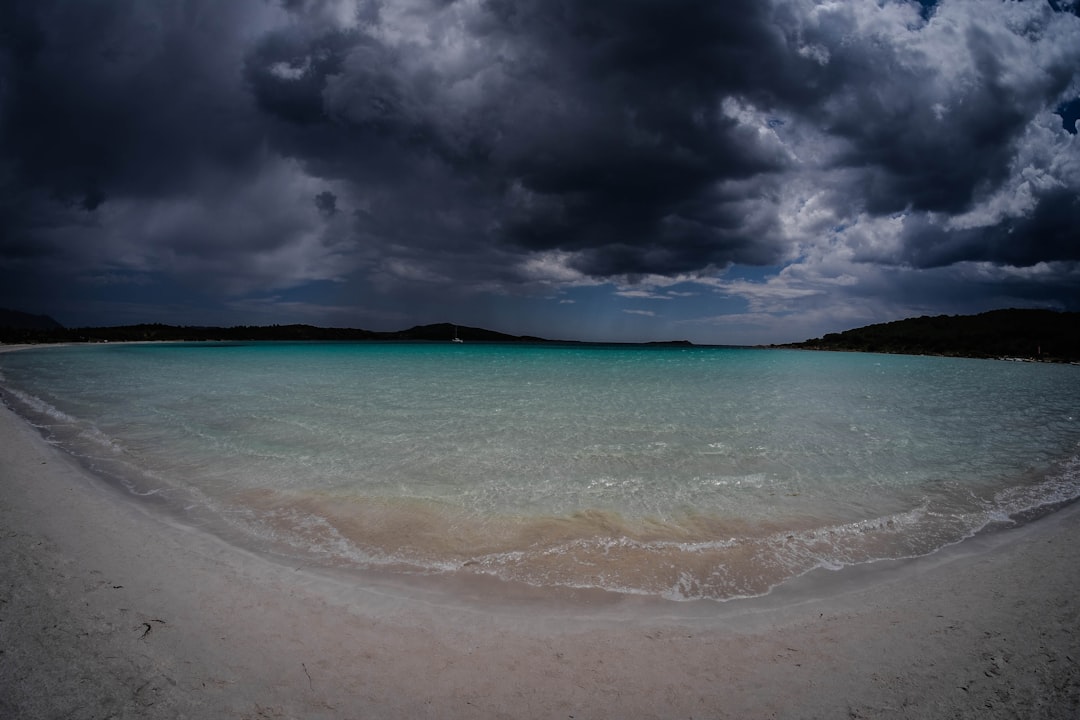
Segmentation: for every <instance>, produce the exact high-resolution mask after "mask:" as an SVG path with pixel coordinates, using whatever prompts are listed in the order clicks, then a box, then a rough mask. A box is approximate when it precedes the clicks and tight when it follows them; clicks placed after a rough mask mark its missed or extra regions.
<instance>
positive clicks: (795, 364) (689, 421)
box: [0, 343, 1080, 599]
mask: <svg viewBox="0 0 1080 720" xmlns="http://www.w3.org/2000/svg"><path fill="white" fill-rule="evenodd" d="M0 387H2V389H3V390H4V398H5V400H6V401H7V402H8V403H9V404H11V405H12V406H13V407H14V408H15V409H16V410H17V411H18V412H20V413H21V414H23V415H24V416H25V417H27V418H28V419H29V420H30V421H31V422H32V423H34V424H35V425H37V426H38V427H39V428H41V429H42V431H43V432H44V433H45V435H46V437H48V438H49V439H50V440H51V441H53V442H55V443H57V444H59V445H61V446H62V447H63V448H64V449H66V450H68V451H69V452H71V453H73V454H74V455H76V456H77V457H79V458H80V459H81V461H82V462H84V463H85V464H86V465H87V466H88V467H90V468H91V469H93V470H94V471H96V472H97V473H99V474H101V475H102V476H104V477H106V478H108V479H109V480H110V481H112V482H116V483H120V484H122V486H123V487H125V488H127V490H128V491H130V492H131V493H132V494H135V495H138V496H143V497H145V498H147V501H148V502H157V503H162V502H164V503H166V504H167V505H168V506H169V507H170V508H171V510H172V511H174V512H177V513H180V514H182V515H184V516H186V517H188V518H189V519H190V520H191V521H192V522H195V523H198V524H200V525H204V526H206V527H208V528H209V529H212V530H215V531H219V532H221V533H223V534H224V535H225V536H227V537H229V538H230V539H233V540H237V541H239V542H243V543H247V544H248V545H250V546H254V547H256V548H258V549H260V550H264V551H267V552H272V553H276V554H279V555H284V556H287V557H290V558H294V559H302V560H304V561H305V562H319V563H323V564H326V565H330V566H335V567H350V568H351V567H356V568H375V567H377V568H381V569H385V570H390V571H394V572H402V573H423V574H439V573H448V572H466V573H480V574H486V575H491V576H495V577H499V578H503V579H506V580H513V581H521V582H525V583H529V584H532V585H537V586H569V587H600V588H605V589H609V590H615V591H619V592H628V593H642V594H650V595H659V596H664V597H668V598H672V599H692V598H714V599H725V598H731V597H738V596H748V595H758V594H762V593H766V592H768V591H769V590H770V589H771V588H772V587H774V586H776V585H777V584H779V583H781V582H783V581H784V580H786V579H789V578H791V577H794V576H797V575H800V574H802V573H805V572H806V571H808V570H811V569H813V568H817V567H827V568H838V567H842V566H844V565H847V564H852V563H865V562H871V561H874V560H879V559H884V558H897V557H908V556H914V555H921V554H926V553H930V552H933V551H934V550H936V549H938V548H940V547H942V546H944V545H947V544H951V543H955V542H958V541H960V540H962V539H964V538H966V537H969V536H971V535H972V534H973V533H976V532H978V531H980V530H983V529H987V528H990V529H992V528H995V527H998V526H1002V525H1008V524H1010V523H1012V522H1013V518H1015V517H1020V516H1025V515H1029V514H1032V513H1035V512H1038V511H1040V509H1043V508H1046V507H1049V506H1053V505H1055V504H1059V503H1062V502H1066V501H1070V500H1073V499H1075V498H1077V497H1080V367H1075V366H1062V365H1043V364H1030V363H1011V362H1000V361H987V360H963V359H947V358H925V357H906V356H889V355H863V354H845V353H809V352H796V351H781V350H743V349H724V348H672V347H654V348H643V347H562V346H519V345H500V344H451V343H445V344H423V343H417V344H394V343H250V344H224V343H222V344H215V343H191V344H146V345H96V346H87V347H79V346H73V347H60V348H43V349H31V350H25V351H20V352H12V353H4V354H0Z"/></svg>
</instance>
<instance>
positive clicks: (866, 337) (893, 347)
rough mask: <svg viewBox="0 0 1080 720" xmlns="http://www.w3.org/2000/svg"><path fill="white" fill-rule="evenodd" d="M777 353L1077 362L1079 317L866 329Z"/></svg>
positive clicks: (1037, 315)
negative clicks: (831, 352) (837, 352)
mask: <svg viewBox="0 0 1080 720" xmlns="http://www.w3.org/2000/svg"><path fill="white" fill-rule="evenodd" d="M781 347H790V348H800V349H804V350H841V351H849V352H879V353H898V354H906V355H946V356H956V357H976V358H1006V359H1014V360H1039V361H1044V362H1077V361H1080V312H1054V311H1052V310H993V311H991V312H985V313H982V314H980V315H938V316H935V317H930V316H923V317H917V318H909V319H907V320H897V321H895V322H889V323H880V324H876V325H867V326H866V327H861V328H856V329H854V330H847V331H845V332H839V333H829V334H828V335H825V336H824V337H820V338H815V339H813V340H806V341H805V342H801V343H793V344H789V345H784V346H781Z"/></svg>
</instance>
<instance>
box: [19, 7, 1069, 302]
mask: <svg viewBox="0 0 1080 720" xmlns="http://www.w3.org/2000/svg"><path fill="white" fill-rule="evenodd" d="M0 27H2V28H4V30H3V31H0V152H2V155H0V190H2V194H3V199H0V254H2V255H0V273H2V274H4V277H5V278H7V279H9V282H8V283H7V284H8V287H9V288H17V291H15V290H10V289H9V290H8V292H7V293H6V294H3V295H2V296H0V301H2V302H5V303H7V304H15V303H16V301H17V300H18V299H19V298H18V296H17V295H16V294H15V293H16V292H22V293H26V292H28V290H27V286H26V280H25V278H28V277H34V278H48V277H54V278H61V277H63V278H68V279H71V278H73V277H79V276H81V277H91V276H92V277H105V276H107V277H128V278H134V279H136V280H138V282H133V283H132V284H131V287H132V292H133V293H135V292H136V291H138V292H139V293H142V295H141V296H140V297H141V298H142V301H143V302H146V301H147V300H146V298H147V296H146V293H148V292H150V290H148V289H147V288H151V287H153V286H154V285H155V283H158V282H164V281H165V280H168V282H169V283H176V282H180V283H181V284H183V283H188V284H189V285H198V286H199V287H201V288H203V289H205V290H206V292H208V293H209V294H211V295H213V294H214V293H218V294H219V295H220V296H221V297H226V298H232V299H233V300H236V299H237V298H244V297H248V298H251V297H256V296H257V295H259V294H260V293H262V294H264V295H269V294H272V293H278V292H281V291H283V290H289V289H292V290H297V289H302V288H305V287H309V286H311V284H312V283H334V284H335V285H334V287H337V288H338V289H339V292H337V293H336V295H335V297H337V298H338V299H339V300H342V299H343V301H346V302H348V301H349V298H350V297H351V298H353V300H354V301H355V302H361V301H362V298H368V297H369V296H370V293H372V292H381V293H386V295H385V297H386V298H397V301H399V302H402V301H403V300H402V298H405V297H407V296H409V295H412V296H414V297H424V298H428V297H430V296H432V295H436V296H437V295H438V293H439V291H438V290H437V288H440V287H449V286H451V285H452V286H453V287H454V292H456V293H465V292H467V291H468V289H469V288H471V289H474V290H480V291H483V292H488V293H495V294H502V295H506V294H512V293H515V292H525V291H529V292H548V293H552V292H554V293H558V292H560V288H569V287H575V286H582V285H585V284H589V283H602V282H611V283H615V284H623V285H625V284H628V283H638V284H642V283H644V284H645V285H650V284H651V286H653V287H657V286H659V284H662V283H663V282H669V281H670V282H675V281H677V280H678V281H683V282H693V281H700V282H701V283H703V284H704V286H705V287H710V285H709V283H710V282H713V281H715V280H716V279H717V278H723V276H724V273H725V272H726V271H727V270H728V269H731V268H738V267H752V266H760V267H772V268H780V267H784V266H787V267H790V268H792V269H791V271H790V272H786V273H780V274H778V275H776V277H775V278H774V280H773V281H772V282H773V283H774V285H775V284H776V283H786V282H796V281H797V282H800V283H810V282H822V283H824V282H826V280H828V278H826V277H825V276H824V275H820V272H823V268H832V269H831V270H829V272H832V273H833V275H832V276H830V277H832V278H833V279H832V280H828V282H831V283H833V284H834V285H835V286H836V287H848V285H844V284H843V283H847V282H849V280H847V279H844V280H843V282H841V281H840V280H838V279H837V278H853V279H856V280H853V281H857V282H858V283H859V284H860V287H864V288H870V287H873V288H874V289H875V290H874V291H875V292H877V293H880V294H882V295H883V296H884V295H887V294H888V289H887V288H888V287H889V286H890V285H889V284H888V283H887V282H885V281H884V280H883V278H889V277H894V276H895V273H896V272H901V273H903V272H918V271H919V269H921V268H925V269H930V268H933V269H935V272H934V273H932V277H935V278H937V277H941V273H942V272H944V271H945V270H947V269H948V268H960V267H962V266H965V264H971V263H986V264H989V265H990V266H994V267H1001V268H1013V269H1022V268H1034V267H1037V266H1040V264H1046V263H1057V264H1058V265H1056V266H1055V267H1064V266H1061V265H1060V264H1062V263H1065V264H1068V263H1077V262H1080V257H1078V252H1080V251H1078V249H1077V248H1078V243H1077V242H1076V240H1075V238H1076V237H1077V232H1076V227H1077V221H1078V220H1080V210H1078V206H1077V201H1076V198H1077V197H1078V195H1080V159H1078V156H1080V146H1078V145H1077V140H1076V138H1077V135H1076V134H1075V123H1076V116H1077V110H1076V108H1077V107H1078V106H1080V80H1078V76H1077V68H1078V67H1080V3H1076V2H1067V1H1066V0H1053V1H1052V2H1045V1H1039V0H1031V1H1030V2H1024V3H1012V2H997V1H996V0H989V1H976V0H941V1H940V2H938V1H935V0H917V1H916V0H885V1H884V2H876V1H875V2H871V1H869V0H856V1H855V2H850V3H833V4H820V3H815V2H812V0H772V1H771V2H759V1H754V2H751V1H750V0H745V1H744V0H736V1H734V2H725V3H717V2H701V1H700V0H693V1H692V0H676V1H674V2H672V1H668V2H657V1H656V0H597V1H595V2H571V1H557V2H552V1H550V0H458V1H456V2H455V1H452V0H450V1H446V0H428V2H412V3H398V2H392V1H389V0H388V1H386V2H376V1H375V0H281V1H278V2H270V1H269V0H267V1H265V2H263V1H262V0H245V1H238V2H229V3H220V2H213V1H211V0H204V1H200V0H146V1H141V0H86V1H85V2H79V3H70V2H63V1H61V0H34V1H31V0H15V1H14V2H8V3H5V4H4V5H3V6H2V7H0ZM826 256H827V258H828V259H826ZM808 263H810V264H812V265H807V264H808ZM841 265H843V267H841ZM803 266H806V268H804V270H805V271H804V270H800V267H803ZM875 268H876V269H879V270H881V272H882V273H883V274H879V275H877V276H875V277H877V280H874V281H871V279H870V277H869V275H868V273H871V272H874V269H875ZM939 270H940V271H941V272H939ZM1010 272H1011V271H1010ZM928 277H931V276H928ZM20 278H21V280H20ZM664 278H667V280H664ZM1010 278H1013V276H1009V277H1004V276H1002V278H1001V282H1002V283H1004V284H1009V285H1010V286H1015V287H1020V285H1022V286H1023V287H1024V288H1027V289H1025V290H1023V292H1022V296H1021V297H1020V299H1021V300H1023V299H1024V298H1028V299H1029V300H1030V301H1031V302H1039V303H1047V304H1051V305H1055V306H1058V307H1075V306H1076V303H1077V300H1076V298H1075V297H1070V294H1071V293H1073V292H1074V291H1075V290H1076V287H1075V275H1074V274H1073V273H1071V272H1069V271H1067V270H1063V271H1062V272H1059V273H1050V274H1047V275H1045V277H1044V282H1045V284H1043V285H1041V286H1039V290H1038V292H1036V291H1035V290H1034V287H1035V286H1036V285H1038V281H1037V280H1038V279H1037V278H1033V277H1029V278H1028V279H1027V280H1025V283H1020V284H1018V283H1016V282H1014V279H1015V278H1013V279H1010ZM879 281H880V282H879ZM897 282H899V281H897ZM20 283H21V284H20ZM720 284H721V285H723V286H724V287H728V288H731V287H738V288H742V289H743V290H745V292H746V293H747V297H749V296H750V295H751V294H752V293H753V292H760V293H763V294H764V295H768V296H769V297H776V298H786V299H787V301H788V302H791V303H806V302H808V301H807V300H806V298H808V297H811V296H812V294H813V293H814V292H816V290H812V289H810V288H809V286H807V287H803V288H802V289H795V288H794V286H792V289H790V290H788V291H785V292H777V291H776V288H775V287H771V289H767V288H765V287H764V286H762V287H761V288H758V290H757V291H754V290H753V288H750V287H748V286H744V285H741V284H731V283H728V284H727V285H724V283H723V282H721V283H720ZM902 284H904V285H905V287H913V286H916V285H917V283H912V282H908V281H905V282H904V283H902ZM895 286H896V287H899V285H898V284H896V285H895ZM800 287H801V286H800ZM821 287H824V286H821ZM350 288H351V290H350ZM395 288H396V290H395ZM845 292H846V291H845ZM898 292H899V290H898ZM973 292H975V290H974V289H973ZM769 293H773V294H771V295H770V294H769ZM813 296H814V297H816V295H813ZM835 297H837V298H840V297H850V295H847V294H845V293H840V292H839V291H837V294H836V295H835ZM751 304H753V301H751ZM909 305H910V304H909ZM909 305H905V307H907V306H909ZM770 307H771V306H770ZM777 311H779V310H777ZM822 312H825V311H824V310H823V311H822ZM883 312H885V311H884V310H883Z"/></svg>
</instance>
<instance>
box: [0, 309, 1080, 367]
mask: <svg viewBox="0 0 1080 720" xmlns="http://www.w3.org/2000/svg"><path fill="white" fill-rule="evenodd" d="M455 336H456V337H458V338H460V339H461V340H463V341H465V342H531V343H545V342H566V341H561V340H550V339H546V338H540V337H534V336H531V335H509V334H507V333H501V332H496V331H494V330H485V329H484V328H476V327H468V326H465V325H452V324H450V323H436V324H432V325H417V326H414V327H411V328H409V329H407V330H396V331H375V330H363V329H359V328H327V327H317V326H314V325H302V324H294V325H238V326H234V327H207V326H188V325H184V326H177V325H164V324H161V323H142V324H138V325H121V326H114V327H82V328H65V327H64V326H62V325H61V324H60V323H58V322H56V321H55V320H53V319H52V318H50V317H48V316H47V315H31V314H27V313H21V312H16V311H12V310H3V309H0V342H3V343H59V342H132V341H142V342H146V341H173V342H176V341H231V342H242V341H252V340H283V341H302V340H324V341H325V340H352V341H357V340H382V341H431V342H439V341H448V340H450V339H451V338H453V337H455ZM648 344H649V345H685V346H689V345H690V344H691V343H689V342H687V341H672V342H661V343H648ZM770 347H783V348H798V349H803V350H838V351H848V352H880V353H897V354H907V355H946V356H956V357H976V358H1008V359H1020V360H1038V361H1043V362H1080V312H1054V311H1052V310H1015V309H1014V310H994V311H991V312H986V313H982V314H980V315H938V316H934V317H930V316H923V317H917V318H909V319H907V320H897V321H895V322H889V323H879V324H876V325H867V326H865V327H860V328H855V329H853V330H846V331H844V332H838V333H829V334H827V335H825V336H824V337H820V338H814V339H811V340H806V341H804V342H800V343H791V344H786V345H772V346H770Z"/></svg>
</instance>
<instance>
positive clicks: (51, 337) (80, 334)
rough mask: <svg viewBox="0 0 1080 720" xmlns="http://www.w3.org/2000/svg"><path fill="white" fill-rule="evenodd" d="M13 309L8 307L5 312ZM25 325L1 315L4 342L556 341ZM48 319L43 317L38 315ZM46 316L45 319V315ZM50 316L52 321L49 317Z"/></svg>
mask: <svg viewBox="0 0 1080 720" xmlns="http://www.w3.org/2000/svg"><path fill="white" fill-rule="evenodd" d="M7 312H10V311H7ZM17 315H18V316H19V317H20V318H22V319H23V320H24V322H23V324H22V325H15V324H14V323H12V324H10V325H8V324H5V322H4V317H5V316H0V342H5V343H56V342H106V341H107V342H132V341H155V340H157V341H184V340H194V341H199V340H230V341H236V342H239V341H247V340H402V341H406V340H408V341H423V340H427V341H441V342H448V341H450V340H451V339H452V338H453V337H454V336H455V335H456V336H457V337H458V338H459V339H461V340H463V341H465V342H553V341H550V340H545V339H544V338H538V337H533V336H530V335H508V334H506V333H500V332H495V331H494V330H485V329H483V328H475V327H468V326H465V325H451V324H450V323H439V324H435V325H417V326H415V327H411V328H409V329H408V330H396V331H392V332H379V331H374V330H361V329H355V328H324V327H316V326H314V325H239V326H235V327H228V328H222V327H201V326H176V325H162V324H160V323H143V324H139V325H121V326H116V327H84V328H64V327H63V326H61V325H60V324H59V323H56V322H55V321H51V322H52V324H48V323H46V322H44V321H42V322H40V323H38V324H37V325H32V324H31V323H29V322H28V321H25V319H26V318H34V317H38V316H32V315H26V314H25V313H17ZM40 317H42V318H43V317H44V316H40ZM46 319H47V318H46ZM47 320H48V319H47Z"/></svg>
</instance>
